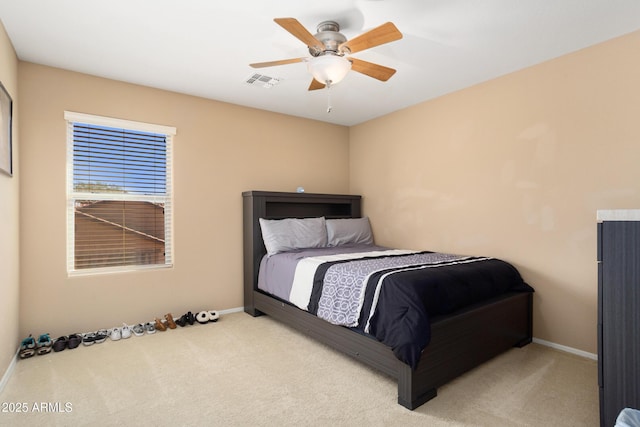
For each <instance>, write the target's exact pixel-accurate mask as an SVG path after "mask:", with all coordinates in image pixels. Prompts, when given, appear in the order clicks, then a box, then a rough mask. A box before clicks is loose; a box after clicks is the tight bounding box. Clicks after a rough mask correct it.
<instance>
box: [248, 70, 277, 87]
mask: <svg viewBox="0 0 640 427" xmlns="http://www.w3.org/2000/svg"><path fill="white" fill-rule="evenodd" d="M246 83H247V84H249V85H253V86H256V85H257V86H262V87H266V88H267V89H271V88H272V87H274V86H275V85H277V84H278V83H280V79H276V78H275V77H269V76H265V75H264V74H258V73H254V74H251V75H250V76H249V77H248V78H247V80H246Z"/></svg>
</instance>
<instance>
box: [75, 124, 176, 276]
mask: <svg viewBox="0 0 640 427" xmlns="http://www.w3.org/2000/svg"><path fill="white" fill-rule="evenodd" d="M64 119H65V121H66V126H67V183H66V200H67V203H66V211H67V254H66V257H67V259H66V264H67V274H68V275H69V276H81V275H95V274H104V273H117V272H131V271H140V270H156V269H164V268H172V267H173V259H174V254H173V249H174V245H173V224H174V218H173V137H174V136H175V134H176V128H175V127H172V126H165V125H158V124H151V123H144V122H137V121H131V120H124V119H117V118H111V117H104V116H96V115H92V114H85V113H77V112H73V111H65V112H64ZM74 123H81V124H88V125H97V126H105V127H111V128H118V129H124V130H129V131H134V132H138V131H141V132H149V133H156V134H163V135H165V137H166V139H165V141H166V163H165V166H166V176H165V179H166V190H165V193H164V195H141V194H128V193H124V194H119V193H90V192H76V191H75V190H74V185H73V184H74V146H75V144H74V129H73V127H74ZM76 200H119V201H144V202H154V203H158V202H162V203H164V235H165V262H164V264H130V265H121V266H113V267H92V268H82V269H76V268H75V262H76V260H75V202H76Z"/></svg>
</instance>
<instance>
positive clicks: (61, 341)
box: [53, 336, 69, 353]
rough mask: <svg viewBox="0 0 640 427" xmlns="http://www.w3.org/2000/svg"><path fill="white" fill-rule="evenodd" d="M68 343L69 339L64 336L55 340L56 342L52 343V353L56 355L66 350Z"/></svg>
mask: <svg viewBox="0 0 640 427" xmlns="http://www.w3.org/2000/svg"><path fill="white" fill-rule="evenodd" d="M68 343H69V338H67V337H65V336H61V337H59V338H56V340H55V341H54V342H53V351H55V352H56V353H57V352H59V351H62V350H64V349H65V348H67V344H68Z"/></svg>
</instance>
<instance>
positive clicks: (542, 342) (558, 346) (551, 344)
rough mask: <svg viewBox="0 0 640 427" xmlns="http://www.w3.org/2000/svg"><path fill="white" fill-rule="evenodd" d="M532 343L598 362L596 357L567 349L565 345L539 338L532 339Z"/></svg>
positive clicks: (585, 352)
mask: <svg viewBox="0 0 640 427" xmlns="http://www.w3.org/2000/svg"><path fill="white" fill-rule="evenodd" d="M533 342H534V343H536V344H540V345H544V346H545V347H551V348H555V349H556V350H560V351H566V352H567V353H571V354H575V355H577V356H582V357H586V358H587V359H592V360H598V355H597V354H594V353H589V352H587V351H583V350H578V349H577V348H573V347H567V346H566V345H562V344H556V343H554V342H551V341H545V340H541V339H540V338H534V339H533Z"/></svg>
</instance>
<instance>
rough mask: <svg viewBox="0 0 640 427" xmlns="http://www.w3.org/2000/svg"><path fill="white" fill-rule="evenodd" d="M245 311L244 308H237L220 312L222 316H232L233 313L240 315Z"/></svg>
mask: <svg viewBox="0 0 640 427" xmlns="http://www.w3.org/2000/svg"><path fill="white" fill-rule="evenodd" d="M241 311H244V307H236V308H228V309H226V310H220V311H219V313H220V314H231V313H239V312H241Z"/></svg>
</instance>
